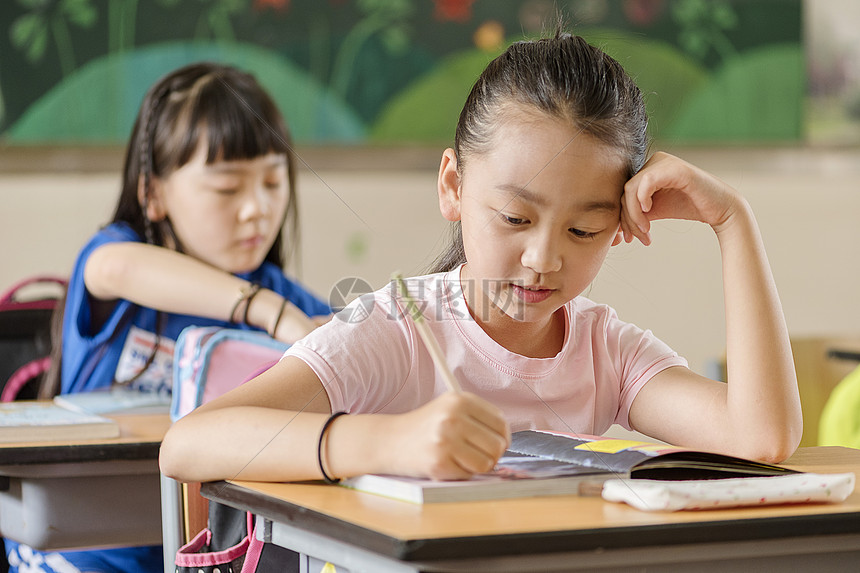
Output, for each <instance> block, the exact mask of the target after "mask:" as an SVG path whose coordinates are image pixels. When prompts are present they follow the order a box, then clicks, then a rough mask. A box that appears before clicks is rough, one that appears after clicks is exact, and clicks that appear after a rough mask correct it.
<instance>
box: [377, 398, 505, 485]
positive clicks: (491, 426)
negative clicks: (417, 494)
mask: <svg viewBox="0 0 860 573" xmlns="http://www.w3.org/2000/svg"><path fill="white" fill-rule="evenodd" d="M391 421H392V422H393V424H394V427H392V428H391V432H389V437H390V438H391V440H392V441H390V442H388V443H389V444H390V447H389V449H388V452H390V459H389V463H388V464H387V465H388V466H389V467H388V468H386V473H392V474H397V475H407V476H414V477H429V478H432V479H438V480H448V479H466V478H469V477H471V476H472V475H474V474H477V473H483V472H488V471H490V470H492V469H493V467H494V466H495V464H496V462H497V461H498V460H499V458H500V457H501V456H502V454H503V453H504V451H505V449H507V447H508V446H509V445H510V442H511V432H510V429H509V427H508V423H507V421H506V420H505V418H504V416H503V415H502V412H501V410H499V409H498V408H497V407H496V406H494V405H492V404H490V403H489V402H487V401H486V400H484V399H482V398H479V397H478V396H476V395H474V394H471V393H468V392H463V393H455V392H446V393H445V394H443V395H441V396H439V397H438V398H436V399H434V400H433V401H431V402H429V403H427V404H425V405H424V406H422V407H420V408H418V409H417V410H413V411H412V412H408V413H406V414H400V415H397V416H393V417H392V420H391ZM386 441H388V440H386Z"/></svg>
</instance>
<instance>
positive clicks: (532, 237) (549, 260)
mask: <svg viewBox="0 0 860 573" xmlns="http://www.w3.org/2000/svg"><path fill="white" fill-rule="evenodd" d="M522 264H523V266H524V267H527V268H529V269H531V270H533V271H534V272H535V273H537V274H545V273H553V272H557V271H559V270H561V249H560V248H559V239H558V238H557V237H554V236H553V235H552V233H549V232H542V231H540V230H537V229H536V230H535V232H534V233H529V235H528V236H527V237H526V244H525V245H524V248H523V254H522Z"/></svg>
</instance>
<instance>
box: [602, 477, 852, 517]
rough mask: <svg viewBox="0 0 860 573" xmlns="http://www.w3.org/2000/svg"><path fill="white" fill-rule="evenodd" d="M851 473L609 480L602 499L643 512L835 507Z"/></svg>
mask: <svg viewBox="0 0 860 573" xmlns="http://www.w3.org/2000/svg"><path fill="white" fill-rule="evenodd" d="M854 480H855V476H854V474H853V473H841V474H813V473H799V474H791V475H782V476H769V477H745V478H729V479H711V480H684V481H664V480H646V479H641V480H640V479H611V480H607V481H606V482H604V484H603V492H602V496H603V499H605V500H607V501H614V502H624V503H627V504H628V505H631V506H633V507H635V508H636V509H641V510H642V511H678V510H682V509H720V508H726V507H741V506H751V505H775V504H785V503H825V502H831V503H838V502H841V501H844V500H845V498H847V497H848V496H849V495H851V492H853V491H854Z"/></svg>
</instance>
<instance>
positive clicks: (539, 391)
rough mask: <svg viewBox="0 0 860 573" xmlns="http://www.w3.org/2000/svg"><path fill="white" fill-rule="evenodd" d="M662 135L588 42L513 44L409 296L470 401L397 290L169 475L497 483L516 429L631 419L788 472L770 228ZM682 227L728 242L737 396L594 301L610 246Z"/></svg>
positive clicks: (484, 81) (214, 415) (235, 398)
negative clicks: (444, 244) (669, 147)
mask: <svg viewBox="0 0 860 573" xmlns="http://www.w3.org/2000/svg"><path fill="white" fill-rule="evenodd" d="M646 125H647V118H646V114H645V107H644V103H643V99H642V94H641V93H640V91H639V89H638V88H637V87H636V86H635V84H634V83H633V81H632V80H631V79H630V77H629V76H628V75H627V74H626V73H625V72H624V70H623V69H622V68H621V66H620V65H619V64H618V62H616V61H615V60H613V59H612V58H610V57H608V56H607V55H606V54H604V53H603V52H601V51H600V50H598V49H597V48H594V47H592V46H590V45H589V44H587V43H586V42H585V41H584V40H582V39H581V38H578V37H574V36H570V35H567V34H560V33H559V34H557V35H556V37H554V38H548V39H541V40H537V41H528V42H518V43H516V44H514V45H512V46H511V47H510V48H508V50H507V51H506V52H505V53H504V54H502V55H501V56H500V57H498V58H497V59H496V60H494V61H493V62H491V63H490V65H489V66H488V67H487V69H486V70H485V71H484V72H483V73H482V75H481V77H480V78H478V80H477V83H476V84H475V86H474V88H473V89H472V92H471V93H470V95H469V97H468V99H467V101H466V105H465V107H464V109H463V112H462V113H461V115H460V120H459V123H458V126H457V131H456V136H455V144H454V148H453V149H447V150H445V152H444V153H443V155H442V161H441V165H440V169H439V178H438V194H439V205H440V209H441V212H442V215H443V216H444V217H445V218H446V219H448V220H449V221H452V222H454V224H455V231H456V232H455V238H454V242H453V245H452V248H451V250H450V251H449V253H447V254H446V255H445V256H443V257H442V259H441V260H440V262H439V265H438V268H437V269H436V270H437V271H439V274H434V275H430V276H428V277H422V278H421V279H420V280H416V279H413V280H411V281H409V286H410V291H411V292H412V294H413V296H416V297H417V298H419V299H420V301H421V303H422V304H424V306H425V308H424V311H425V315H426V316H427V320H428V322H429V323H430V325H431V327H432V328H433V329H434V331H435V332H436V334H437V336H438V337H439V338H440V340H441V342H442V345H443V347H444V349H445V352H446V356H447V359H448V361H449V362H450V363H451V365H452V368H453V369H454V371H455V374H456V375H457V377H458V379H459V380H460V383H461V384H462V386H463V388H464V390H465V391H464V392H462V393H456V394H455V393H451V392H445V391H444V387H443V386H442V385H441V384H440V378H439V376H438V374H437V373H436V372H435V370H434V368H433V365H432V363H431V361H430V360H429V357H428V356H427V354H426V351H425V350H424V349H423V347H422V345H421V342H420V340H418V338H417V336H416V335H415V332H414V330H413V327H412V326H411V324H410V323H409V321H407V320H405V319H404V317H403V314H402V312H401V309H400V305H399V303H398V301H397V300H396V298H394V297H392V295H391V293H390V291H387V290H383V291H380V292H378V293H375V295H373V296H372V297H369V298H364V299H359V301H358V302H357V303H356V305H355V306H353V307H351V308H350V307H348V309H347V311H346V312H345V314H342V315H340V317H339V319H335V320H333V321H332V322H331V323H330V324H329V325H327V326H325V327H323V328H321V329H319V330H317V331H316V332H315V333H313V334H312V335H310V336H309V337H307V338H305V339H304V340H302V341H301V342H300V343H298V344H297V345H295V346H294V349H293V350H291V352H289V353H288V354H287V355H286V356H285V357H284V359H283V360H281V361H280V363H279V364H278V365H277V366H275V367H273V368H272V369H270V370H269V371H268V372H266V373H264V374H262V375H261V376H259V377H258V378H256V379H254V380H252V381H251V382H249V383H247V384H245V385H243V386H241V387H240V388H237V389H236V390H234V391H232V392H230V393H228V394H227V395H225V396H223V397H221V398H219V399H217V400H215V401H213V402H211V403H209V404H206V405H204V406H202V407H201V408H199V409H198V410H196V411H195V412H193V413H192V414H190V415H188V416H186V417H185V418H183V419H182V420H180V421H178V422H177V423H176V424H175V425H174V426H173V428H172V429H171V430H170V432H169V433H168V435H167V437H166V438H165V440H164V443H163V445H162V449H161V468H162V471H163V472H164V473H165V474H167V475H169V476H171V477H174V478H177V479H180V480H188V481H210V480H216V479H224V478H240V479H249V480H259V481H290V480H304V479H319V478H321V477H323V478H325V479H333V478H341V477H346V476H352V475H357V474H364V473H390V474H400V475H411V476H429V477H433V478H440V479H450V478H465V477H468V476H470V475H472V474H474V473H478V472H484V471H488V470H490V469H491V468H492V467H493V465H494V464H495V462H496V460H497V459H498V458H499V456H500V455H501V454H502V453H503V451H504V450H505V448H506V447H507V445H508V443H509V439H510V431H511V429H514V430H516V429H522V428H525V427H538V428H541V427H555V428H559V429H568V431H569V430H570V429H573V430H574V431H582V432H588V433H591V432H602V431H605V430H606V428H607V427H608V425H609V424H611V423H612V422H613V421H614V422H618V423H621V424H623V425H625V426H627V427H629V428H632V429H635V430H637V431H639V432H642V433H644V434H647V435H649V436H652V437H654V438H656V439H659V440H663V441H666V442H670V443H674V444H679V445H683V446H689V447H693V448H701V449H708V450H715V451H719V452H723V453H726V454H732V455H739V456H743V457H749V458H758V459H762V460H768V461H780V460H782V459H785V458H786V457H788V456H789V455H790V454H791V453H792V452H793V451H794V450H795V448H796V447H797V445H798V443H799V440H800V435H801V425H802V422H801V411H800V402H799V397H798V391H797V382H796V376H795V372H794V365H793V361H792V356H791V351H790V347H789V342H788V334H787V331H786V327H785V324H784V319H783V315H782V310H781V308H780V303H779V299H778V296H777V292H776V288H775V286H774V282H773V278H772V276H771V272H770V269H769V266H768V263H767V259H766V256H765V252H764V247H763V245H762V240H761V237H760V235H759V230H758V226H757V224H756V221H755V218H754V216H753V213H752V211H751V209H750V206H749V205H748V203H747V202H746V201H745V200H744V199H743V197H741V196H740V195H739V194H738V193H737V192H736V191H735V190H733V189H731V188H730V187H729V186H727V185H726V184H725V183H723V182H722V181H719V180H718V179H716V178H715V177H713V176H711V175H709V174H707V173H705V172H703V171H701V170H699V169H697V168H696V167H694V166H692V165H689V164H687V163H685V162H684V161H682V160H681V159H678V158H676V157H673V156H670V155H667V154H665V153H656V154H654V155H653V156H651V157H650V158H648V157H646V148H647V143H648V140H647V136H646ZM667 218H671V219H687V220H692V221H699V222H701V223H704V224H707V225H709V226H710V227H711V228H712V229H713V230H714V232H715V234H716V236H717V239H718V241H719V244H720V249H721V253H722V260H723V273H724V283H725V284H724V291H725V307H726V327H727V352H728V369H729V370H728V383H723V382H717V381H713V380H709V379H707V378H704V377H702V376H699V375H698V374H695V373H694V372H692V371H690V370H689V369H688V368H687V367H686V364H685V363H684V362H683V360H681V359H679V358H678V357H677V356H676V355H675V354H674V353H673V352H672V351H671V350H670V349H668V348H667V347H666V346H665V345H664V344H663V343H661V342H660V341H658V340H656V339H655V338H654V337H653V336H652V335H650V333H648V332H647V331H642V330H640V329H638V328H636V327H634V326H632V325H628V324H625V323H622V322H621V321H619V320H618V319H617V317H616V316H615V314H614V313H613V312H612V311H611V309H608V308H607V307H603V306H600V305H596V304H594V303H591V302H590V301H588V300H587V299H584V298H582V297H580V294H581V293H582V292H583V290H584V289H585V288H586V287H587V286H588V285H589V284H590V283H591V282H592V280H593V279H594V278H595V276H596V275H597V272H598V270H599V269H600V266H601V265H602V263H603V261H604V259H605V257H606V255H607V252H608V251H609V248H610V247H612V246H613V245H617V244H619V243H620V242H621V241H627V242H630V241H633V240H634V239H638V240H639V241H641V242H642V243H644V244H646V245H647V244H649V243H650V242H651V239H650V235H649V229H650V225H651V222H652V221H655V220H658V219H667ZM369 303H372V304H369ZM363 305H364V306H363ZM359 311H361V312H359ZM332 412H335V414H332ZM343 412H348V413H349V414H350V415H348V416H340V414H341V413H343ZM337 416H340V417H337ZM335 417H337V418H336V420H335V419H334V418H335ZM207 444H210V446H207Z"/></svg>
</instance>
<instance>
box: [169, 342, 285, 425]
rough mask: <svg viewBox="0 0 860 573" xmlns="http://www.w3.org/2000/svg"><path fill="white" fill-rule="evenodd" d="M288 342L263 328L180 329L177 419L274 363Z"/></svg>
mask: <svg viewBox="0 0 860 573" xmlns="http://www.w3.org/2000/svg"><path fill="white" fill-rule="evenodd" d="M287 348H289V345H288V344H286V343H284V342H281V341H279V340H275V339H274V338H272V337H270V336H269V335H268V334H266V333H264V332H258V331H253V330H238V329H232V328H221V327H219V326H189V327H187V328H185V329H183V330H182V332H180V333H179V336H178V337H177V339H176V346H175V347H174V351H173V399H172V404H171V407H170V418H171V420H172V421H174V422H175V421H176V420H178V419H179V418H181V417H182V416H184V415H185V414H187V413H188V412H190V411H191V410H193V409H194V408H196V407H197V406H200V405H201V404H204V403H206V402H208V401H210V400H212V399H213V398H217V397H218V396H220V395H221V394H224V393H225V392H227V391H228V390H232V389H233V388H235V387H237V386H239V385H240V384H242V383H243V382H245V381H247V380H250V379H251V378H253V377H254V376H256V375H257V374H259V373H261V372H262V371H263V370H266V369H267V368H269V367H270V366H272V365H274V364H275V363H276V362H277V361H278V360H280V358H281V356H283V355H284V351H286V349H287Z"/></svg>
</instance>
